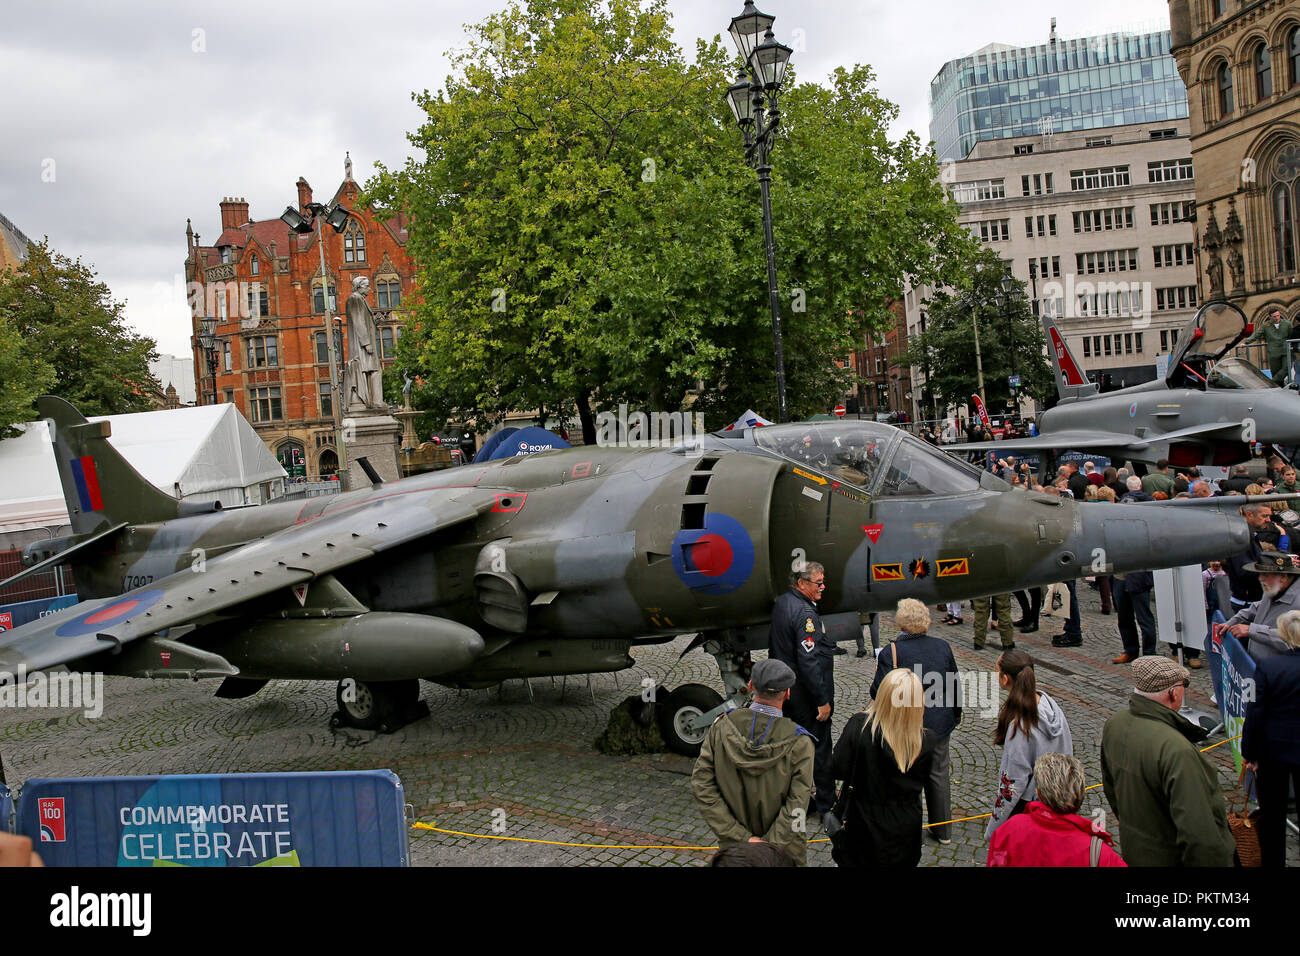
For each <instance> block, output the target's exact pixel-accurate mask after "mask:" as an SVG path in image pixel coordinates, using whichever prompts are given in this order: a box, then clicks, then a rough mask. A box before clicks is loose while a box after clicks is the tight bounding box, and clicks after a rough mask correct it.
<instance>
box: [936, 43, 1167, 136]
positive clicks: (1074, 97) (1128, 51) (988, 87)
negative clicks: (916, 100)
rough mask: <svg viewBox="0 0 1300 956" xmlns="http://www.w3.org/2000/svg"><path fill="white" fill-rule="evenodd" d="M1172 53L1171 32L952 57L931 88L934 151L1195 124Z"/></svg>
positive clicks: (1000, 46)
mask: <svg viewBox="0 0 1300 956" xmlns="http://www.w3.org/2000/svg"><path fill="white" fill-rule="evenodd" d="M1169 47H1170V35H1169V31H1168V30H1164V31H1159V32H1155V33H1144V34H1136V33H1114V34H1110V35H1108V36H1096V37H1085V38H1080V39H1073V40H1056V41H1055V42H1049V43H1043V44H1040V45H1038V46H1030V47H1011V46H1006V45H1004V44H1000V43H994V44H990V45H989V46H986V47H984V48H983V49H982V50H980V51H978V52H977V53H974V54H973V55H971V56H967V57H962V58H961V59H959V60H950V61H948V62H947V63H945V64H944V66H943V69H941V70H940V71H939V73H938V75H937V76H935V78H934V79H933V80H932V81H931V82H930V138H931V139H933V140H934V148H935V153H936V154H937V155H938V157H939V158H940V159H941V160H943V159H951V160H960V159H965V158H966V156H967V155H968V154H969V153H970V151H971V147H973V146H974V145H975V144H976V143H977V142H979V141H981V140H992V139H1006V138H1010V137H1013V136H1030V135H1036V134H1039V133H1045V132H1064V131H1067V130H1087V129H1100V128H1102V127H1107V126H1124V125H1127V124H1130V123H1152V122H1164V121H1167V120H1174V119H1186V118H1187V89H1186V87H1184V86H1183V81H1182V80H1181V79H1180V78H1179V76H1178V69H1177V67H1176V65H1175V62H1174V58H1173V57H1172V56H1170V55H1169ZM1046 117H1050V119H1045V118H1046Z"/></svg>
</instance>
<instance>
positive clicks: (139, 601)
mask: <svg viewBox="0 0 1300 956" xmlns="http://www.w3.org/2000/svg"><path fill="white" fill-rule="evenodd" d="M162 596H163V592H162V591H160V590H158V589H156V588H155V589H154V590H152V591H140V592H138V593H136V594H135V595H133V596H131V597H129V598H125V599H124V600H121V601H114V602H113V603H112V604H106V605H104V606H103V607H101V608H98V609H96V610H94V611H86V612H84V613H82V614H79V615H77V616H76V617H74V618H73V619H72V620H70V621H68V622H67V623H66V624H64V625H63V626H62V627H60V628H59V629H58V630H57V631H55V632H54V633H55V634H56V635H57V636H58V637H81V636H83V635H85V634H94V633H95V632H96V631H102V630H104V629H105V628H109V627H113V626H114V625H117V624H121V623H122V622H123V621H125V620H127V619H128V618H130V617H134V616H135V615H136V614H141V613H143V612H145V611H147V610H149V608H151V607H153V606H154V605H155V604H157V603H158V602H159V601H160V600H162Z"/></svg>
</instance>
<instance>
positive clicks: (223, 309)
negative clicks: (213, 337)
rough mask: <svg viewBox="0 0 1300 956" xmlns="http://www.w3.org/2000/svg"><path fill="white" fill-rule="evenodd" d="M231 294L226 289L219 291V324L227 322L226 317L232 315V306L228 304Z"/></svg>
mask: <svg viewBox="0 0 1300 956" xmlns="http://www.w3.org/2000/svg"><path fill="white" fill-rule="evenodd" d="M229 295H230V293H229V291H227V290H226V289H221V290H220V291H218V292H217V324H218V325H223V324H225V321H226V319H227V318H228V317H229V315H230V306H229V305H227V302H228V299H227V296H229Z"/></svg>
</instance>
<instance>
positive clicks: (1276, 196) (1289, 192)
mask: <svg viewBox="0 0 1300 956" xmlns="http://www.w3.org/2000/svg"><path fill="white" fill-rule="evenodd" d="M1296 187H1297V188H1296V190H1293V189H1292V188H1291V187H1290V186H1289V185H1288V184H1287V183H1278V184H1277V185H1276V186H1274V187H1273V241H1274V243H1275V244H1276V246H1277V271H1278V272H1295V261H1296V255H1295V221H1296V216H1295V212H1296V210H1295V196H1294V192H1297V191H1300V179H1297V180H1296Z"/></svg>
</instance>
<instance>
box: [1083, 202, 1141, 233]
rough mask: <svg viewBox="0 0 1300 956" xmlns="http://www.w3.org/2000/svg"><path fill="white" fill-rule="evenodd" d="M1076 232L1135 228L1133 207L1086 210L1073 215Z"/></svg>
mask: <svg viewBox="0 0 1300 956" xmlns="http://www.w3.org/2000/svg"><path fill="white" fill-rule="evenodd" d="M1073 217H1074V231H1075V232H1076V233H1078V232H1109V231H1110V230H1112V229H1132V228H1133V207H1132V206H1116V207H1113V208H1111V209H1084V210H1081V211H1079V212H1076V213H1074V214H1073Z"/></svg>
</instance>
